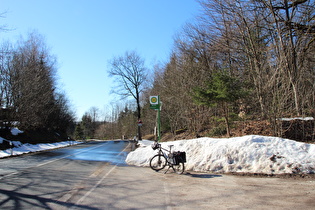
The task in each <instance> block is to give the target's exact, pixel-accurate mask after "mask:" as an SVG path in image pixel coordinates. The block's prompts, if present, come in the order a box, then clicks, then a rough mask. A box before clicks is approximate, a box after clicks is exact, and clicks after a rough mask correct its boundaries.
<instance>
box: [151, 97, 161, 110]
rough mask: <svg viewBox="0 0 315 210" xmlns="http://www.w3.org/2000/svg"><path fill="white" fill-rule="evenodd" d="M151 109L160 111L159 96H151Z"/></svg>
mask: <svg viewBox="0 0 315 210" xmlns="http://www.w3.org/2000/svg"><path fill="white" fill-rule="evenodd" d="M150 109H155V110H159V109H160V99H159V96H150Z"/></svg>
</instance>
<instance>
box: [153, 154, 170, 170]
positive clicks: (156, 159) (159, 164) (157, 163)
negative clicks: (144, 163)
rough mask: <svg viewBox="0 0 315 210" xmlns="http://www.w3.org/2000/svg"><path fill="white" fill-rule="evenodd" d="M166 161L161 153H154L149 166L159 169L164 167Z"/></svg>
mask: <svg viewBox="0 0 315 210" xmlns="http://www.w3.org/2000/svg"><path fill="white" fill-rule="evenodd" d="M166 163H167V160H166V158H165V157H164V156H163V155H161V154H158V155H154V156H153V157H152V158H151V160H150V167H151V169H152V170H154V171H160V170H162V169H163V168H165V166H166Z"/></svg>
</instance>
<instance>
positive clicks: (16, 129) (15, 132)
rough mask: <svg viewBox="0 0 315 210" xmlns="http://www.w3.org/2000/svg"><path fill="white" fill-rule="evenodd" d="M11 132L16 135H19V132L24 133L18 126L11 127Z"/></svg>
mask: <svg viewBox="0 0 315 210" xmlns="http://www.w3.org/2000/svg"><path fill="white" fill-rule="evenodd" d="M11 133H12V135H14V136H17V135H18V134H19V133H23V131H21V130H19V129H18V128H11Z"/></svg>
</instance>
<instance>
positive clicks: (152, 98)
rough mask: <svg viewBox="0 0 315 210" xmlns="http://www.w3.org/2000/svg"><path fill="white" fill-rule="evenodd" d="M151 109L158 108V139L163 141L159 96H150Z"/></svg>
mask: <svg viewBox="0 0 315 210" xmlns="http://www.w3.org/2000/svg"><path fill="white" fill-rule="evenodd" d="M150 109H155V110H157V130H158V132H157V136H158V141H161V120H160V112H161V102H160V97H159V96H150Z"/></svg>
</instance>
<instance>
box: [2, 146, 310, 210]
mask: <svg viewBox="0 0 315 210" xmlns="http://www.w3.org/2000/svg"><path fill="white" fill-rule="evenodd" d="M126 146H128V142H113V141H112V142H107V143H102V142H94V143H91V144H84V145H78V146H73V147H68V148H63V149H58V150H52V151H49V152H42V153H38V154H36V155H26V156H23V157H15V158H6V159H2V160H0V164H1V166H2V167H1V170H0V209H58V210H59V209H314V206H315V180H312V179H307V180H303V179H300V180H294V179H280V178H255V177H239V176H230V175H215V174H205V173H196V172H194V173H193V172H188V173H186V174H184V175H178V174H175V173H168V174H163V173H157V172H154V171H152V170H151V169H149V168H139V167H130V166H126V165H125V164H124V158H125V156H126V150H124V149H125V148H126Z"/></svg>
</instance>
